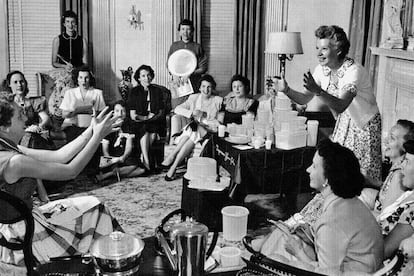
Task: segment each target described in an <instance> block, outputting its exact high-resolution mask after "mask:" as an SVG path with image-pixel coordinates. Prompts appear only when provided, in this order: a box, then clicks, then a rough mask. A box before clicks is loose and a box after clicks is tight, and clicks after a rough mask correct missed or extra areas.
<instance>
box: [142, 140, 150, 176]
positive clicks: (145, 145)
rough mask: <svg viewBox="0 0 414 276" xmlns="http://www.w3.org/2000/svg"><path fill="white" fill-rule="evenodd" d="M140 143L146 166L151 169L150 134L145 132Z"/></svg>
mask: <svg viewBox="0 0 414 276" xmlns="http://www.w3.org/2000/svg"><path fill="white" fill-rule="evenodd" d="M139 144H140V146H141V152H142V157H143V159H144V160H143V163H144V167H145V168H146V169H147V170H149V169H150V162H149V155H148V153H149V147H150V134H149V133H148V132H145V134H144V135H143V136H142V137H141V139H140V140H139Z"/></svg>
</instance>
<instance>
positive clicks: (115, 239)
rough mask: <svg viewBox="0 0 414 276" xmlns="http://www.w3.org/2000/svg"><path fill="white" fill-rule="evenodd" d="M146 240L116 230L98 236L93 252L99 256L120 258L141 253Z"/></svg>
mask: <svg viewBox="0 0 414 276" xmlns="http://www.w3.org/2000/svg"><path fill="white" fill-rule="evenodd" d="M143 249H144V242H143V241H142V240H140V239H138V238H136V237H134V236H132V235H129V234H126V233H122V232H119V231H115V232H112V233H110V234H109V235H105V236H102V237H100V238H98V239H97V240H96V241H95V242H94V243H93V245H92V248H91V254H92V256H94V257H97V258H104V259H109V260H119V259H123V258H128V257H131V256H134V255H138V254H141V252H142V250H143Z"/></svg>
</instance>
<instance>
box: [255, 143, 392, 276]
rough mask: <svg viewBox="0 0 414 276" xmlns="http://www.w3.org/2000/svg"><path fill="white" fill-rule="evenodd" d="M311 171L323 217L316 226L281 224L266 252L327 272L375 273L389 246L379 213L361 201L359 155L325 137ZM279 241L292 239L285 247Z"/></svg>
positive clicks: (264, 247)
mask: <svg viewBox="0 0 414 276" xmlns="http://www.w3.org/2000/svg"><path fill="white" fill-rule="evenodd" d="M307 172H308V173H309V177H310V186H311V187H312V188H313V189H315V190H317V191H318V192H320V193H321V194H322V196H323V205H322V214H321V216H320V217H319V218H318V219H317V220H316V222H315V224H314V225H313V226H312V227H303V228H296V229H294V230H293V229H290V227H288V226H287V225H286V224H283V223H278V224H277V225H279V226H280V228H277V229H281V228H285V229H286V230H285V231H274V232H273V233H272V234H271V235H269V236H268V238H267V239H265V240H264V242H263V243H262V245H261V252H262V253H264V254H265V255H267V256H269V257H271V258H274V259H276V260H279V261H282V262H288V263H290V264H291V265H294V266H298V267H302V268H304V269H307V270H316V271H318V272H322V273H324V272H325V273H326V272H329V274H328V275H331V273H333V272H335V271H337V272H338V273H339V271H340V272H344V271H362V272H374V271H376V270H377V269H378V268H379V267H380V266H381V265H382V258H383V253H384V246H383V245H384V244H383V239H382V235H381V229H380V227H379V226H378V224H377V222H376V220H375V218H374V216H373V215H372V213H371V212H370V211H369V210H368V208H367V207H366V206H365V205H364V203H362V202H361V201H360V200H359V199H358V195H359V194H360V192H361V190H362V187H363V184H364V176H363V175H362V174H361V171H360V166H359V162H358V160H357V158H356V157H355V155H354V153H353V152H352V151H351V150H349V149H347V148H345V147H343V146H341V145H339V144H338V143H334V142H332V141H330V140H328V139H326V140H322V141H321V142H320V143H319V144H318V145H317V152H316V153H315V156H314V158H313V163H312V165H311V166H310V167H309V168H308V169H307ZM289 231H291V232H289ZM280 239H285V240H287V242H286V243H283V244H284V246H283V247H281V246H280ZM258 245H259V244H256V247H257V246H258ZM259 247H260V245H259Z"/></svg>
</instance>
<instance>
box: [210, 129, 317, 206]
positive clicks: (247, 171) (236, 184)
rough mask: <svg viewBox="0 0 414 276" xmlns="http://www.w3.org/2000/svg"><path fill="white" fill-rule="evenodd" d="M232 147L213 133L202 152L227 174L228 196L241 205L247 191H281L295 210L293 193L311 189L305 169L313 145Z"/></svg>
mask: <svg viewBox="0 0 414 276" xmlns="http://www.w3.org/2000/svg"><path fill="white" fill-rule="evenodd" d="M235 146H237V145H235V144H232V143H230V142H228V141H226V139H224V138H220V137H218V136H217V135H215V134H212V135H211V138H210V141H209V142H208V144H207V146H206V147H205V149H204V151H203V156H205V157H211V158H213V159H215V160H216V161H217V165H218V166H222V167H223V168H224V169H226V170H227V171H228V172H229V173H230V175H231V182H230V187H229V189H228V191H227V193H228V197H229V198H231V199H232V200H233V201H234V202H236V203H240V204H241V203H243V200H244V198H245V197H246V195H248V194H281V195H284V196H286V197H287V201H288V202H289V203H290V205H291V206H290V209H291V210H290V211H291V212H295V211H296V210H295V209H296V196H297V195H298V194H299V193H300V192H307V191H310V188H309V185H308V183H309V177H308V175H307V173H306V168H307V167H308V166H310V165H311V164H312V158H313V155H314V154H315V151H316V148H315V147H302V148H296V149H291V150H282V149H278V148H275V147H274V145H272V148H271V149H270V150H266V149H265V148H264V147H262V148H260V149H253V148H252V149H247V150H242V149H238V148H237V147H235Z"/></svg>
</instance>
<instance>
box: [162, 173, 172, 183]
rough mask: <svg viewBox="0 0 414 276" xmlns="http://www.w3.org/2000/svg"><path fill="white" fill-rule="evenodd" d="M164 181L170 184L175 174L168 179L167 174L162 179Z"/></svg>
mask: <svg viewBox="0 0 414 276" xmlns="http://www.w3.org/2000/svg"><path fill="white" fill-rule="evenodd" d="M164 179H165V181H167V182H170V181H174V180H175V174H173V176H171V177H169V176H168V175H167V174H166V175H165V177H164Z"/></svg>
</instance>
